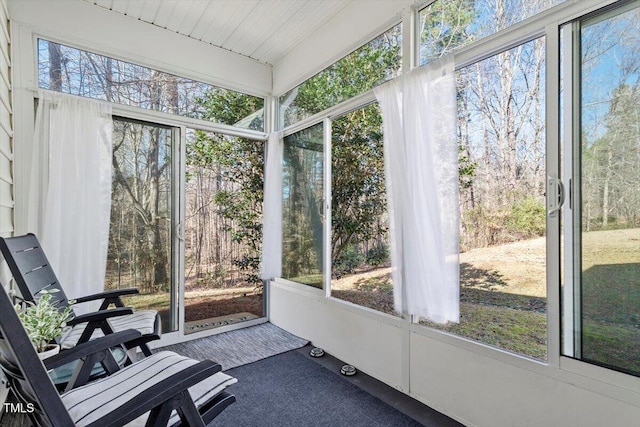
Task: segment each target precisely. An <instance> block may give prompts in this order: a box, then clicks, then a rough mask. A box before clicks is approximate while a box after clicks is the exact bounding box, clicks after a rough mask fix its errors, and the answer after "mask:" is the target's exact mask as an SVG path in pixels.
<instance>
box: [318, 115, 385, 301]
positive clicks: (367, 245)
mask: <svg viewBox="0 0 640 427" xmlns="http://www.w3.org/2000/svg"><path fill="white" fill-rule="evenodd" d="M331 134H332V137H331V197H332V202H331V266H332V267H331V268H332V271H331V274H332V276H331V277H332V280H331V295H332V296H333V297H336V298H339V299H342V300H345V301H350V302H352V303H354V304H358V305H362V306H365V307H369V308H372V309H374V310H378V311H383V312H385V313H389V314H395V313H394V310H393V284H392V282H391V267H390V259H389V234H388V231H389V230H388V228H389V224H388V218H387V200H386V199H387V198H386V188H385V181H384V155H383V149H382V143H383V141H382V116H381V114H380V108H379V106H378V104H373V105H371V106H369V107H365V108H362V109H359V110H356V111H354V112H352V113H349V114H347V115H346V116H344V117H341V118H339V119H337V120H334V121H333V122H332V130H331Z"/></svg>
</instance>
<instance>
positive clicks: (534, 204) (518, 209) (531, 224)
mask: <svg viewBox="0 0 640 427" xmlns="http://www.w3.org/2000/svg"><path fill="white" fill-rule="evenodd" d="M505 226H506V227H507V229H508V230H509V231H510V232H512V233H514V234H517V235H518V237H519V238H529V237H540V236H544V233H545V230H546V227H547V222H546V213H545V207H544V203H542V202H539V201H538V200H536V198H535V197H533V196H529V197H527V198H525V199H521V200H518V201H516V202H515V203H514V204H513V205H511V212H510V213H509V216H508V217H507V218H506V221H505Z"/></svg>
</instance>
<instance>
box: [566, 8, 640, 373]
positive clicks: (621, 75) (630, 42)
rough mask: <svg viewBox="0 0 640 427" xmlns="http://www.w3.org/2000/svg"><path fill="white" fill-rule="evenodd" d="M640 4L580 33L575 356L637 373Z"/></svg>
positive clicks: (639, 315) (639, 318)
mask: <svg viewBox="0 0 640 427" xmlns="http://www.w3.org/2000/svg"><path fill="white" fill-rule="evenodd" d="M638 22H640V8H636V9H633V10H630V11H627V12H624V13H620V14H618V15H617V16H610V17H609V18H608V19H598V18H596V21H595V22H591V23H586V24H585V25H584V26H583V28H582V32H581V46H580V48H581V53H582V57H581V68H582V70H581V71H582V73H581V76H582V80H581V82H580V84H581V97H582V102H581V105H582V111H581V117H582V126H581V129H580V135H581V136H582V146H581V156H580V157H581V163H582V165H581V171H580V173H581V181H582V185H581V218H580V220H581V236H579V240H580V241H581V249H582V251H581V254H576V255H577V258H578V259H579V260H580V262H581V274H580V275H581V277H580V279H581V280H580V285H579V286H580V296H581V304H580V309H581V313H580V314H581V316H580V317H581V334H580V342H581V348H580V349H579V352H578V354H577V355H578V356H580V357H581V358H582V359H583V360H587V361H591V362H594V363H597V364H601V365H604V366H608V367H612V368H614V369H618V370H621V371H625V372H629V373H632V374H635V375H640V328H639V325H640V128H639V127H638V124H639V123H640V27H639V26H638Z"/></svg>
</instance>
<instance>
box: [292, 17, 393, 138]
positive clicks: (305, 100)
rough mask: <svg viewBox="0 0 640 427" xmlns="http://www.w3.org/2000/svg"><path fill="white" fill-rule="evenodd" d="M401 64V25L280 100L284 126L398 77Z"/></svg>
mask: <svg viewBox="0 0 640 427" xmlns="http://www.w3.org/2000/svg"><path fill="white" fill-rule="evenodd" d="M401 65H402V24H398V25H396V26H395V27H393V28H391V29H390V30H389V31H387V32H385V33H383V34H381V35H380V36H378V37H376V38H375V39H373V40H372V41H370V42H369V43H367V44H366V45H364V46H362V47H361V48H359V49H358V50H356V51H354V52H352V53H350V54H349V55H347V56H345V57H344V58H342V59H341V60H339V61H338V62H336V63H335V64H333V65H331V66H330V67H328V68H326V69H325V70H323V71H321V72H320V73H318V74H316V75H315V76H313V77H311V78H310V79H309V80H307V81H305V82H304V83H302V84H301V85H300V86H298V87H296V88H294V89H292V90H291V91H289V92H288V93H286V94H284V95H283V96H281V97H280V116H281V121H282V123H283V125H284V126H288V125H290V124H293V123H295V122H297V121H299V120H302V119H304V118H306V117H309V116H312V115H313V114H315V113H319V112H320V111H322V110H325V109H327V108H329V107H332V106H334V105H336V104H339V103H340V102H342V101H344V100H346V99H349V98H351V97H354V96H356V95H359V94H361V93H363V92H366V91H367V90H369V89H372V88H374V87H375V86H377V85H379V84H381V83H383V82H385V81H387V80H389V79H391V78H393V77H395V76H397V75H398V74H400V72H401Z"/></svg>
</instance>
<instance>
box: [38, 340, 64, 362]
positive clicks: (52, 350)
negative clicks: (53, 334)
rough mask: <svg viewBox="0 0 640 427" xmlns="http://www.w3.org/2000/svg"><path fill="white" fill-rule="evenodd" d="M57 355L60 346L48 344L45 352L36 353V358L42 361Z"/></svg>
mask: <svg viewBox="0 0 640 427" xmlns="http://www.w3.org/2000/svg"><path fill="white" fill-rule="evenodd" d="M58 353H60V346H59V345H57V344H49V345H48V346H47V349H46V350H45V351H43V352H40V353H38V357H40V360H44V359H46V358H48V357H51V356H55V355H56V354H58Z"/></svg>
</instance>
